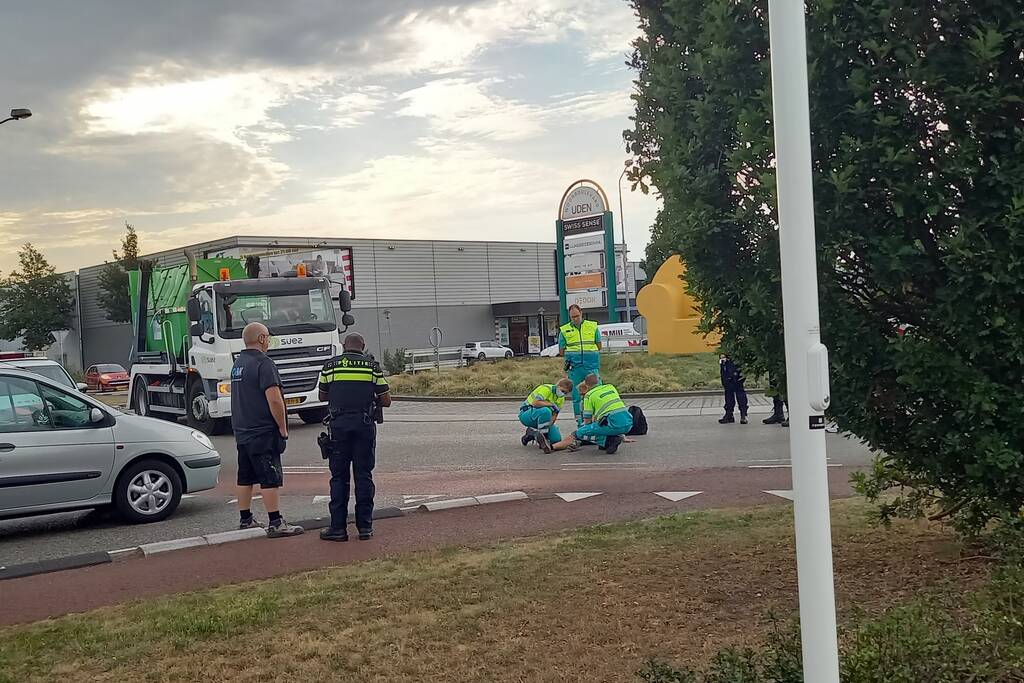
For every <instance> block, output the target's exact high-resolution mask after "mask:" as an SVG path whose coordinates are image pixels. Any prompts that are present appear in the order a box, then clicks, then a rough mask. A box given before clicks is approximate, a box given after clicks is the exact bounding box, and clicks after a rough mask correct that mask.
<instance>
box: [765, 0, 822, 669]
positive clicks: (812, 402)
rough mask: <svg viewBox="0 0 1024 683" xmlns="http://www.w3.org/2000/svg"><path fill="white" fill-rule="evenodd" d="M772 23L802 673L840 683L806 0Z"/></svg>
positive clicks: (779, 10) (786, 2)
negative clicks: (815, 212)
mask: <svg viewBox="0 0 1024 683" xmlns="http://www.w3.org/2000/svg"><path fill="white" fill-rule="evenodd" d="M768 27H769V35H770V41H771V53H770V54H771V70H772V108H773V119H774V124H775V165H776V169H777V186H778V201H779V250H780V252H781V263H782V308H783V319H784V328H785V333H786V334H785V336H786V386H787V394H788V397H789V414H790V428H789V448H790V457H791V458H792V462H793V504H794V518H795V526H796V563H797V584H798V590H799V595H800V638H801V644H802V646H803V666H804V672H803V673H804V680H806V681H814V683H839V648H838V644H837V642H836V602H835V582H834V578H833V570H832V528H831V523H830V520H829V499H828V469H827V465H826V462H825V414H824V413H825V409H826V408H828V405H829V390H828V353H827V350H826V349H825V347H824V346H823V345H822V344H821V339H820V329H819V316H818V274H817V268H816V262H815V243H814V196H813V192H812V186H811V127H810V113H809V108H808V94H807V45H806V29H805V27H804V0H768Z"/></svg>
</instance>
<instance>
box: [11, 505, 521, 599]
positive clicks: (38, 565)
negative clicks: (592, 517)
mask: <svg viewBox="0 0 1024 683" xmlns="http://www.w3.org/2000/svg"><path fill="white" fill-rule="evenodd" d="M524 495H525V494H524ZM404 515H405V513H404V512H402V511H401V510H400V509H398V508H396V507H383V508H378V509H376V510H374V511H373V518H374V519H390V518H392V517H403V516H404ZM351 518H352V516H351V515H350V516H349V519H351ZM298 525H299V526H301V527H302V528H303V529H306V530H307V531H312V530H314V529H323V528H324V527H327V526H329V525H330V518H329V517H318V518H316V519H307V520H302V521H300V522H298ZM266 535H267V532H266V530H265V529H231V530H229V531H218V532H215V533H212V534H206V535H204V536H190V537H188V538H175V539H172V540H169V541H156V542H154V543H144V544H142V545H137V546H132V547H129V548H120V549H118V550H108V551H105V552H95V553H84V554H82V555H71V556H69V557H58V558H56V559H53V560H42V561H40V562H26V563H25V564H16V565H11V566H9V567H0V581H5V580H7V579H20V578H23V577H26V576H34V575H36V574H48V573H50V572H59V571H62V570H64V569H78V568H80V567H90V566H93V565H97V564H109V563H111V562H122V561H124V560H130V559H134V558H145V557H150V556H152V555H159V554H160V553H167V552H172V551H175V550H185V549H188V548H200V547H203V546H207V545H221V544H222V543H233V542H235V541H246V540H249V539H253V538H261V537H265V536H266Z"/></svg>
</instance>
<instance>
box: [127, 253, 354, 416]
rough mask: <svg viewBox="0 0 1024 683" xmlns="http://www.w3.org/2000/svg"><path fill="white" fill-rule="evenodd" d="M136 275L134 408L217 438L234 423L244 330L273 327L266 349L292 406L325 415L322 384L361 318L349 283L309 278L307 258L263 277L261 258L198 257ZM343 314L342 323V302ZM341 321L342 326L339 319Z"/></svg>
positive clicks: (132, 280) (132, 275)
mask: <svg viewBox="0 0 1024 683" xmlns="http://www.w3.org/2000/svg"><path fill="white" fill-rule="evenodd" d="M185 256H186V261H187V262H186V263H184V264H180V265H176V266H168V267H154V266H152V265H151V264H147V263H143V264H142V266H141V267H140V268H139V269H138V270H133V271H131V272H129V273H128V282H129V294H130V297H131V305H132V323H133V325H134V329H135V334H136V338H135V344H134V351H133V354H132V367H131V377H130V384H129V387H130V392H131V393H130V394H129V408H131V409H133V410H134V411H135V412H136V413H137V414H139V415H145V416H149V417H158V418H164V419H168V420H177V419H178V418H180V417H184V418H185V419H186V420H187V422H188V424H189V425H190V426H191V427H193V428H194V429H198V430H200V431H202V432H204V433H206V434H209V435H216V434H222V433H225V432H226V431H228V430H229V429H230V423H231V368H232V366H233V365H234V362H235V359H236V358H237V357H238V354H239V353H241V351H242V349H243V348H244V344H243V343H242V329H243V328H244V327H245V326H246V325H247V324H249V323H251V322H261V323H263V324H264V325H266V326H267V328H268V329H269V330H270V335H271V337H270V349H269V351H268V352H267V355H269V356H270V358H271V359H272V360H273V361H274V364H275V365H276V366H277V369H278V373H279V374H280V376H281V385H282V389H283V390H284V401H285V406H286V407H287V409H288V412H289V413H293V414H298V416H299V417H300V418H302V420H303V422H306V423H307V424H313V423H316V422H320V421H321V420H323V418H324V417H325V416H326V414H327V404H326V403H324V402H322V401H320V400H319V396H318V390H317V382H318V377H319V374H320V370H321V368H322V367H323V365H324V363H325V362H326V361H327V360H329V359H330V358H331V357H332V356H335V355H337V354H339V353H340V352H341V351H340V347H341V344H340V341H341V340H340V338H339V336H340V332H344V331H345V330H346V329H348V327H349V326H351V325H353V324H355V320H354V319H353V317H352V315H351V313H350V311H351V310H352V303H351V297H350V295H349V293H348V291H347V290H346V289H345V287H344V284H343V283H333V284H334V285H335V287H336V288H338V287H337V286H338V285H339V284H340V285H341V286H340V288H338V294H337V296H336V297H334V296H332V287H331V285H332V282H331V281H330V280H328V279H327V278H323V277H308V276H307V274H306V271H305V269H304V267H303V266H302V265H301V264H300V265H299V266H298V267H297V268H296V270H295V271H293V272H291V273H289V274H286V275H285V276H277V275H278V274H277V273H275V275H274V276H273V277H265V276H261V273H260V267H259V259H258V258H257V257H249V258H248V259H246V261H245V262H243V261H242V260H240V259H237V258H209V259H197V258H195V257H194V256H193V255H192V254H190V253H187V252H186V254H185ZM335 301H337V303H338V309H339V310H340V312H341V319H340V320H338V316H337V315H336V311H335V306H334V303H335ZM339 323H340V325H339Z"/></svg>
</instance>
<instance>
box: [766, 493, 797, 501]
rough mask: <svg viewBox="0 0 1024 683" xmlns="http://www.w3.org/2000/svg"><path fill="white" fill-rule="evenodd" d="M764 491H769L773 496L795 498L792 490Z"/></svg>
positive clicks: (787, 498)
mask: <svg viewBox="0 0 1024 683" xmlns="http://www.w3.org/2000/svg"><path fill="white" fill-rule="evenodd" d="M762 493H767V494H769V495H772V496H778V497H779V498H785V499H786V500H793V492H792V491H762Z"/></svg>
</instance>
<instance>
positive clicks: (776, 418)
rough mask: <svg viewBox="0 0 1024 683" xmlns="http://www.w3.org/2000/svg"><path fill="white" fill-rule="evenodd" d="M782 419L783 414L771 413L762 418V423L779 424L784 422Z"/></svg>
mask: <svg viewBox="0 0 1024 683" xmlns="http://www.w3.org/2000/svg"><path fill="white" fill-rule="evenodd" d="M782 420H783V418H782V416H781V415H779V414H778V413H773V414H772V415H769V416H768V417H766V418H765V419H763V420H761V424H766V425H777V424H779V423H780V422H782Z"/></svg>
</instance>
